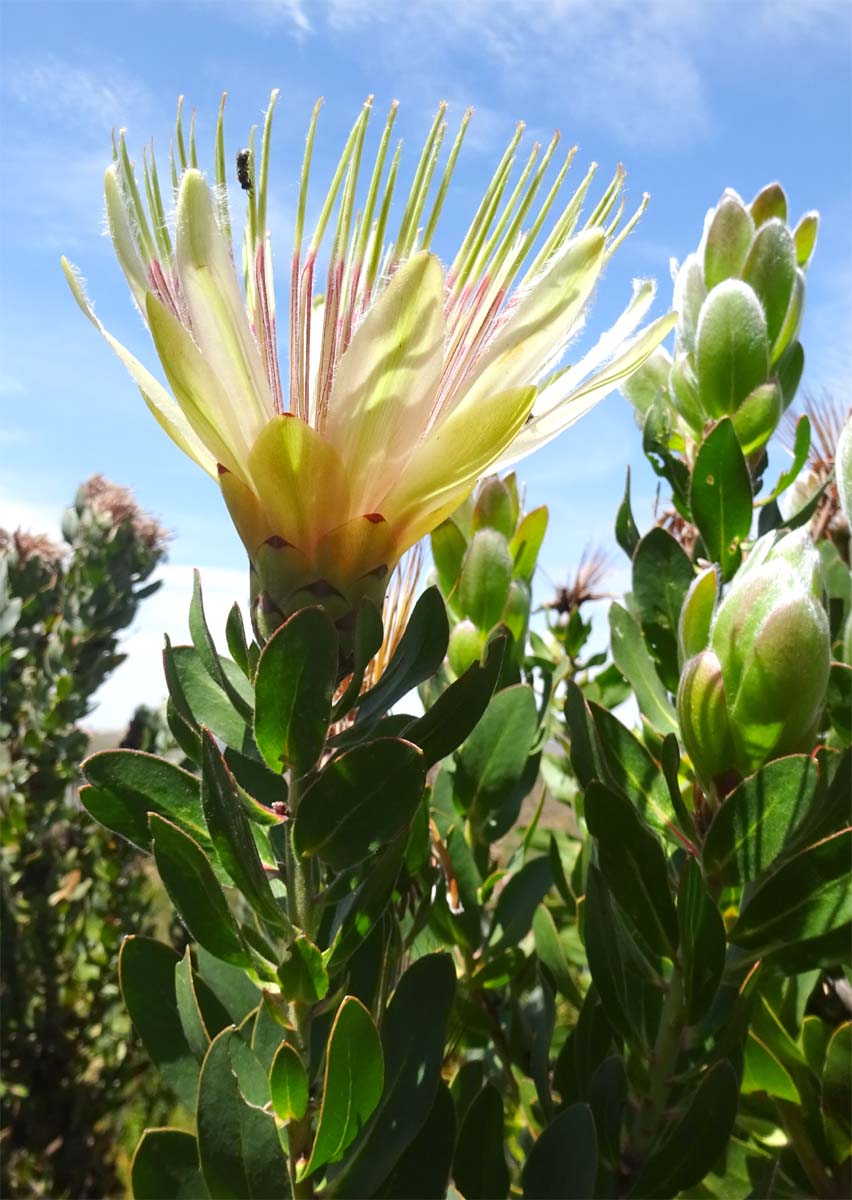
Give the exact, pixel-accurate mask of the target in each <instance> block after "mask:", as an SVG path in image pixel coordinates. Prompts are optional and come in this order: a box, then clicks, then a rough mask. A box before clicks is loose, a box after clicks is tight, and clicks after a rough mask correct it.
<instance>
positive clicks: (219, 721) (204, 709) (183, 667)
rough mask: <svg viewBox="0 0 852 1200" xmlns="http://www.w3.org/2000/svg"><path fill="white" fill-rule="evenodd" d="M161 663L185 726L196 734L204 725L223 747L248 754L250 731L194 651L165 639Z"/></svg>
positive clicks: (250, 741)
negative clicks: (225, 744) (224, 744)
mask: <svg viewBox="0 0 852 1200" xmlns="http://www.w3.org/2000/svg"><path fill="white" fill-rule="evenodd" d="M163 663H164V666H165V673H166V683H167V684H168V688H169V695H170V696H171V698H172V702H173V704H174V706H175V708H176V709H177V712H178V714H179V715H180V716H181V717H182V718H183V720H184V721H185V722H186V724H188V725H189V726H190V728H191V729H194V730H195V731H196V732H198V730H199V729H200V728H201V726H202V725H206V726H207V727H208V729H211V730H212V731H213V733H214V734H215V735H216V737H217V738H219V739H220V740H221V741H223V742H225V743H227V745H229V746H233V747H234V748H235V749H236V750H242V751H243V752H244V753H248V754H250V753H252V751H253V743H252V739H251V731H250V730H249V728H248V726H247V725H246V721H245V720H244V718H243V717H242V716H241V715H240V713H238V712H237V710H236V709H235V708H234V705H233V704H232V703H231V700H230V699H229V697H228V696H227V694H226V693H225V692H224V691H223V690H222V688H221V687H219V685H218V684H217V683H216V682H215V680H213V679H211V677H210V675H208V673H207V671H206V669H205V667H204V663H203V662H202V660H201V656H200V655H199V653H198V651H197V650H196V649H195V647H194V646H172V644H171V643H170V641H169V639H168V638H166V647H165V650H164V651H163ZM222 669H223V670H224V669H225V668H224V665H223V668H222ZM243 682H245V681H243Z"/></svg>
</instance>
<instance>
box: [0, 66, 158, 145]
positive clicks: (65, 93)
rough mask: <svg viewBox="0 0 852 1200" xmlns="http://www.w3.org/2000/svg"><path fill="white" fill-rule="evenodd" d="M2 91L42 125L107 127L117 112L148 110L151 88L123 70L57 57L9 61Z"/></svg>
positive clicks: (112, 121)
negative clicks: (33, 114) (87, 64)
mask: <svg viewBox="0 0 852 1200" xmlns="http://www.w3.org/2000/svg"><path fill="white" fill-rule="evenodd" d="M4 88H5V90H6V91H7V92H8V93H9V94H10V95H11V96H12V97H13V98H14V99H15V100H16V101H17V102H18V103H19V104H21V105H24V106H26V107H27V108H30V109H31V110H33V111H34V112H35V113H36V114H37V115H38V116H39V117H40V118H41V122H44V121H45V120H47V121H55V122H58V123H61V124H62V125H63V127H65V128H67V127H71V128H78V129H79V128H84V129H91V128H92V127H95V128H97V129H99V130H102V129H104V128H106V129H109V128H110V127H111V126H112V125H113V124H114V123H115V121H116V115H117V114H119V113H121V114H127V113H129V112H136V113H138V112H144V111H147V109H148V107H149V101H150V97H149V93H148V90H147V88H145V87H144V86H143V85H142V84H141V83H140V82H139V81H138V80H137V79H135V78H133V77H132V76H130V75H128V74H127V73H126V72H125V71H123V70H122V69H121V68H120V67H118V66H114V65H113V66H111V65H110V64H108V63H106V64H105V63H101V64H99V65H98V66H91V67H90V66H85V65H81V64H79V63H74V62H70V61H67V60H65V59H62V58H60V57H59V56H58V55H56V54H45V55H42V56H39V58H38V59H34V58H22V59H16V60H12V62H10V63H7V65H6V69H5V72H4Z"/></svg>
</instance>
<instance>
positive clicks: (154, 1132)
mask: <svg viewBox="0 0 852 1200" xmlns="http://www.w3.org/2000/svg"><path fill="white" fill-rule="evenodd" d="M130 1180H131V1185H132V1187H133V1200H207V1197H208V1196H209V1194H210V1193H209V1192H208V1191H207V1188H206V1187H205V1186H204V1180H203V1178H202V1176H201V1170H200V1168H199V1165H198V1143H197V1142H196V1140H195V1138H194V1137H193V1136H192V1134H191V1133H185V1132H184V1131H183V1130H182V1129H146V1130H145V1132H144V1133H143V1134H142V1138H141V1140H140V1142H139V1145H138V1146H137V1147H136V1152H135V1154H134V1155H133V1162H132V1163H131V1166H130Z"/></svg>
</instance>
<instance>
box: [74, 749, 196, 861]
mask: <svg viewBox="0 0 852 1200" xmlns="http://www.w3.org/2000/svg"><path fill="white" fill-rule="evenodd" d="M82 771H83V774H84V775H85V777H86V779H88V781H89V783H91V784H93V785H94V787H93V789H92V790H91V791H90V790H89V789H88V788H85V789H83V791H84V792H85V796H82V795H81V799H82V800H83V805H84V807H85V808H86V810H87V812H90V813H91V815H92V816H93V817H94V818H95V820H96V821H99V822H100V823H101V824H102V825H105V826H106V827H107V829H111V830H112V831H113V833H117V834H118V835H119V836H120V837H124V838H127V840H128V841H129V842H132V843H133V845H134V846H138V847H139V849H140V850H145V851H148V852H150V850H151V834H150V830H149V829H148V813H149V812H155V813H158V814H159V815H160V816H161V817H166V818H167V819H168V820H170V821H173V822H174V823H175V824H176V825H178V826H180V828H181V829H182V830H183V831H184V832H185V833H188V834H190V835H191V836H192V837H194V838H195V839H196V841H197V842H198V843H199V844H200V845H203V846H204V847H205V848H206V849H208V850H212V842H211V841H210V836H209V834H208V833H207V828H206V826H205V824H204V816H203V814H202V810H201V793H200V790H199V785H198V780H197V779H196V777H195V776H194V775H190V773H189V771H184V770H182V769H181V768H180V767H177V766H175V764H174V763H170V762H168V761H167V760H166V759H164V758H158V757H157V756H156V755H154V754H145V753H143V751H141V750H101V751H100V752H99V753H97V754H93V755H92V756H91V757H90V758H87V759H86V760H85V762H84V763H83V766H82Z"/></svg>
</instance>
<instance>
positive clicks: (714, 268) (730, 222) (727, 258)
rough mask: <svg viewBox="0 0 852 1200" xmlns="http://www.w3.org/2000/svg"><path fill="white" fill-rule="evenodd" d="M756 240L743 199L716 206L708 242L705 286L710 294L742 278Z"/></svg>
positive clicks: (727, 198) (728, 197)
mask: <svg viewBox="0 0 852 1200" xmlns="http://www.w3.org/2000/svg"><path fill="white" fill-rule="evenodd" d="M753 236H754V222H753V221H752V219H751V217H750V216H749V213H748V210H747V209H746V208H745V206H744V205H743V204H742V203H740V200H739V197H737V196H731V195H725V196H723V197H722V199H721V201H720V202H719V204H718V205H717V206H716V211H715V212H714V214H713V219H712V221H711V222H710V227H709V229H708V230H707V235H706V238H705V241H704V282H705V284H706V285H707V290H708V291H710V289H711V288H714V287H715V286H716V284H717V283H721V282H722V281H723V280H724V279H731V278H738V277H739V274H740V272H741V270H742V267H743V263H744V262H745V260H746V255H747V254H748V248H749V246H750V245H751V239H752V237H753Z"/></svg>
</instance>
